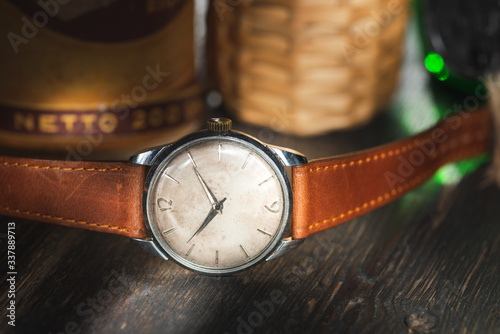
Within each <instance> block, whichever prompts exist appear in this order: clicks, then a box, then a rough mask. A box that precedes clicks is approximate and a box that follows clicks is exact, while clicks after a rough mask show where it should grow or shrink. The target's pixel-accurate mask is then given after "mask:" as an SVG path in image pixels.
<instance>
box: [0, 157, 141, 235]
mask: <svg viewBox="0 0 500 334" xmlns="http://www.w3.org/2000/svg"><path fill="white" fill-rule="evenodd" d="M143 186H144V167H143V166H136V165H132V164H129V163H125V162H90V161H85V162H76V161H63V160H61V161H58V160H35V159H24V158H16V157H7V156H0V214H3V215H8V216H14V217H18V218H23V219H30V220H37V221H42V222H46V223H54V224H59V225H65V226H70V227H77V228H83V229H87V230H93V231H99V232H106V233H114V234H120V235H124V236H127V237H133V238H144V237H145V236H146V231H145V226H144V219H143V213H142V204H141V203H142V189H143Z"/></svg>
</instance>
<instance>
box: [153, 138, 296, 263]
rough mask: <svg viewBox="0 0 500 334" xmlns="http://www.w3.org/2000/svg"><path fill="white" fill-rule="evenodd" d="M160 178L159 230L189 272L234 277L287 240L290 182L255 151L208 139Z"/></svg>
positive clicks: (176, 156) (156, 196) (176, 158)
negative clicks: (231, 273) (282, 239)
mask: <svg viewBox="0 0 500 334" xmlns="http://www.w3.org/2000/svg"><path fill="white" fill-rule="evenodd" d="M156 175H157V176H156V179H155V180H154V181H153V187H152V191H151V192H150V194H151V195H150V197H149V203H148V205H149V210H150V216H151V219H150V220H151V222H152V223H151V228H152V230H153V233H154V234H155V235H156V236H157V239H159V240H158V241H159V242H160V244H161V245H162V246H163V248H165V249H167V251H168V253H169V255H170V256H171V257H173V258H174V259H176V260H177V261H178V262H180V263H182V264H184V265H186V266H187V267H190V268H193V269H197V270H200V269H201V270H202V271H208V272H227V271H231V270H228V269H231V268H237V267H241V266H245V265H247V264H248V265H250V264H252V263H253V262H256V261H258V260H260V259H261V258H262V257H263V256H264V255H265V251H266V250H269V249H270V248H272V247H273V246H274V245H275V244H276V243H277V242H278V241H279V240H278V237H279V236H280V235H281V232H282V230H283V226H284V224H285V222H284V220H285V218H286V217H285V216H286V214H285V209H286V206H287V205H288V202H287V196H286V194H285V191H284V181H283V176H282V175H281V173H280V172H279V171H278V170H277V168H276V166H275V164H274V162H272V161H271V159H270V158H269V157H267V156H265V155H264V154H262V153H259V151H258V150H256V149H254V148H253V147H252V146H251V145H249V144H247V143H245V142H243V141H240V140H235V139H231V138H226V137H223V136H220V137H209V138H204V139H203V140H198V141H195V142H193V143H190V144H186V145H185V146H183V147H180V148H179V149H177V150H176V151H174V152H173V154H172V155H171V156H170V157H169V158H168V159H166V160H165V161H164V162H163V163H162V164H161V165H160V166H159V168H158V172H157V174H156ZM158 237H159V238H158Z"/></svg>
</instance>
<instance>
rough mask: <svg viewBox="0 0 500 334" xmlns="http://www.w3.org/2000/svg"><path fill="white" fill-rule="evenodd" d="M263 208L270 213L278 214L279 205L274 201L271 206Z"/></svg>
mask: <svg viewBox="0 0 500 334" xmlns="http://www.w3.org/2000/svg"><path fill="white" fill-rule="evenodd" d="M264 208H266V210H267V211H269V212H271V213H278V212H279V211H280V203H279V202H278V201H274V202H273V204H271V206H267V205H264Z"/></svg>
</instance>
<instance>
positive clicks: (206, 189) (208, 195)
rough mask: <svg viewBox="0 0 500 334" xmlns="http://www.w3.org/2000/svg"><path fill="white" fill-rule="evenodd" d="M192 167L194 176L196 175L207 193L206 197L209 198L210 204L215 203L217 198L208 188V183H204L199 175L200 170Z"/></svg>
mask: <svg viewBox="0 0 500 334" xmlns="http://www.w3.org/2000/svg"><path fill="white" fill-rule="evenodd" d="M193 168H194V172H195V173H196V176H198V179H199V180H200V182H201V185H202V187H203V190H204V191H205V193H206V194H207V197H208V199H209V200H210V203H212V206H214V205H216V204H217V198H215V195H214V193H213V192H212V191H211V190H210V188H209V187H208V185H207V184H206V183H205V180H203V178H202V177H201V175H200V172H198V169H197V168H196V167H193Z"/></svg>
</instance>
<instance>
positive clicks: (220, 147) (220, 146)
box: [219, 144, 222, 162]
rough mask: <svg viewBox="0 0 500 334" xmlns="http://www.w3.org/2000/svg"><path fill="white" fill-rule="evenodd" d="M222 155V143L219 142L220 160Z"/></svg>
mask: <svg viewBox="0 0 500 334" xmlns="http://www.w3.org/2000/svg"><path fill="white" fill-rule="evenodd" d="M221 156H222V145H221V144H219V162H220V159H221Z"/></svg>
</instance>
